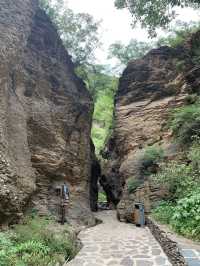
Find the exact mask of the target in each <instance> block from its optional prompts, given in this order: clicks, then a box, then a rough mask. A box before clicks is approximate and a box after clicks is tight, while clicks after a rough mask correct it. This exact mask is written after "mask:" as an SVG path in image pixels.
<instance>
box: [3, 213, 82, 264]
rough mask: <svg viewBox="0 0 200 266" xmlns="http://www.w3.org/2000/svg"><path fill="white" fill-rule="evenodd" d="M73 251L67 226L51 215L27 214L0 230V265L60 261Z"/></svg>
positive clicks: (57, 262)
mask: <svg viewBox="0 0 200 266" xmlns="http://www.w3.org/2000/svg"><path fill="white" fill-rule="evenodd" d="M76 252H77V245H76V240H75V238H74V237H73V236H72V233H71V231H70V228H69V227H68V226H64V227H61V226H60V225H56V224H55V222H54V221H53V220H52V219H48V218H40V217H34V218H32V217H27V218H26V219H25V220H24V222H23V224H20V225H16V226H15V227H14V228H13V229H11V230H9V231H6V232H0V266H55V265H56V264H58V265H63V264H64V262H65V261H66V260H70V259H72V258H73V257H74V256H75V254H76Z"/></svg>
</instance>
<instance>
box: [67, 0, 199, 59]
mask: <svg viewBox="0 0 200 266" xmlns="http://www.w3.org/2000/svg"><path fill="white" fill-rule="evenodd" d="M65 1H66V4H67V6H68V7H69V8H71V9H73V10H74V11H75V12H85V13H89V14H91V15H92V16H93V17H94V18H95V19H96V20H102V29H101V42H102V43H103V45H102V47H101V49H98V50H97V52H96V56H97V58H98V61H99V63H102V64H108V63H111V64H112V62H111V61H110V62H109V60H108V59H107V51H108V47H109V46H110V44H112V43H114V42H116V41H121V42H122V43H125V44H127V43H128V42H129V41H130V39H131V38H132V39H133V38H134V39H137V40H139V41H147V40H148V34H147V32H146V31H145V30H144V29H141V28H136V29H133V28H132V27H131V14H130V13H129V12H128V10H126V9H123V10H118V9H116V8H115V6H114V0H100V1H99V0H65ZM177 13H179V17H178V19H179V20H183V21H186V22H189V21H191V20H194V21H197V20H199V18H200V15H199V13H197V11H196V12H195V11H193V10H192V9H184V10H183V9H181V10H177Z"/></svg>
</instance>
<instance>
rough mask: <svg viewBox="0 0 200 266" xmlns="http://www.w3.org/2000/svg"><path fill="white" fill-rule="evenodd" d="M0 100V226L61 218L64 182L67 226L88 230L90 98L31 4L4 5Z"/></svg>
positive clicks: (0, 13)
mask: <svg viewBox="0 0 200 266" xmlns="http://www.w3.org/2000/svg"><path fill="white" fill-rule="evenodd" d="M0 94H1V97H0V101H1V103H0V223H1V224H3V223H12V222H15V221H16V220H17V219H19V218H20V217H21V216H22V215H23V212H24V211H25V210H26V209H27V208H28V209H33V210H34V211H38V212H39V214H41V215H45V214H49V213H51V214H54V215H55V216H56V217H58V211H59V206H60V198H59V197H58V196H57V194H56V191H55V190H56V188H57V187H58V186H60V185H62V184H63V183H64V182H66V183H67V184H68V185H69V188H70V194H71V196H70V209H69V212H68V219H69V221H70V222H74V221H75V222H78V223H79V222H80V223H85V224H93V222H94V220H93V216H92V215H91V213H90V208H89V185H90V181H91V158H92V156H91V143H90V131H91V120H92V112H93V103H92V99H91V97H90V95H89V93H88V91H87V90H86V88H85V85H84V83H83V82H82V80H80V79H79V78H78V77H77V76H76V75H75V73H74V66H73V64H72V61H71V58H70V56H69V55H68V53H67V52H66V50H65V48H64V47H63V44H62V42H61V40H60V38H59V36H58V34H57V31H56V30H55V27H54V26H53V25H52V23H51V21H50V20H49V18H48V17H47V15H46V14H45V13H44V12H43V11H42V10H41V9H40V8H39V7H38V3H37V1H36V0H17V1H13V0H2V1H1V6H0Z"/></svg>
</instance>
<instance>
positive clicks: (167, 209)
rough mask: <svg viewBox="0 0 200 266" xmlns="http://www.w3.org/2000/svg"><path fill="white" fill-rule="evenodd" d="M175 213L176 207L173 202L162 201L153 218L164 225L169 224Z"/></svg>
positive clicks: (153, 213) (154, 211)
mask: <svg viewBox="0 0 200 266" xmlns="http://www.w3.org/2000/svg"><path fill="white" fill-rule="evenodd" d="M173 213H174V205H173V204H172V203H171V202H167V201H162V202H160V204H159V206H158V207H157V208H155V209H154V210H153V212H152V216H153V217H154V218H155V220H157V221H159V222H161V223H162V224H169V223H170V220H171V218H172V215H173Z"/></svg>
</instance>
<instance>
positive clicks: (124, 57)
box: [108, 39, 153, 66]
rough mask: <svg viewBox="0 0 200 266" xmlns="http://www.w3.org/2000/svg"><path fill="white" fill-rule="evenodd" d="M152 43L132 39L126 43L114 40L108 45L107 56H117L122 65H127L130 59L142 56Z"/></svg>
mask: <svg viewBox="0 0 200 266" xmlns="http://www.w3.org/2000/svg"><path fill="white" fill-rule="evenodd" d="M152 48H153V44H151V43H147V42H141V41H137V40H135V39H132V40H131V41H130V42H129V44H128V45H124V44H122V43H121V42H116V43H113V44H111V45H110V47H109V55H108V58H113V57H114V58H117V59H118V60H119V62H120V63H121V64H122V65H125V66H126V65H127V64H128V62H129V61H130V60H134V59H138V58H141V57H143V56H144V55H145V54H146V53H147V52H148V51H149V50H151V49H152Z"/></svg>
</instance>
